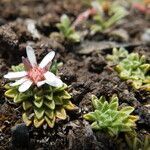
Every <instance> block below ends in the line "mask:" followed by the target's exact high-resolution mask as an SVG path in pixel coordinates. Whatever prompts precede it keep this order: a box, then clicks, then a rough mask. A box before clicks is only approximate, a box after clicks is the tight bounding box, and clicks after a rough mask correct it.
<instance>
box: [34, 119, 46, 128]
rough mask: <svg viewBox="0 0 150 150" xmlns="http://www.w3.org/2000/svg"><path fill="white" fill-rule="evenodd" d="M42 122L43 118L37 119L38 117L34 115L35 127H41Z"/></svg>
mask: <svg viewBox="0 0 150 150" xmlns="http://www.w3.org/2000/svg"><path fill="white" fill-rule="evenodd" d="M43 123H44V118H41V119H38V118H36V117H34V126H35V127H36V128H39V127H41V126H42V125H43Z"/></svg>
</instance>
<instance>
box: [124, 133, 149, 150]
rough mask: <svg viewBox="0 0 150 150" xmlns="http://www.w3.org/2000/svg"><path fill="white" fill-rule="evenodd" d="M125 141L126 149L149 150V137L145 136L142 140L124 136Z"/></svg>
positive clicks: (133, 136)
mask: <svg viewBox="0 0 150 150" xmlns="http://www.w3.org/2000/svg"><path fill="white" fill-rule="evenodd" d="M125 140H126V142H127V144H128V147H129V148H130V149H131V150H137V149H141V150H149V148H150V136H149V135H145V136H144V137H143V139H139V138H138V137H137V136H136V135H131V134H130V135H129V134H126V135H125Z"/></svg>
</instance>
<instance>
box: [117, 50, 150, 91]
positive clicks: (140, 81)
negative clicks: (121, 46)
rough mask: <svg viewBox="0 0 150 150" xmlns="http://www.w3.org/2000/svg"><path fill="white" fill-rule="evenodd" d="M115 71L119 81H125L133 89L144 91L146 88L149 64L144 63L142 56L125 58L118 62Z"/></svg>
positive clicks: (136, 55) (132, 54) (135, 54)
mask: <svg viewBox="0 0 150 150" xmlns="http://www.w3.org/2000/svg"><path fill="white" fill-rule="evenodd" d="M115 70H116V71H117V72H118V73H119V77H120V78H121V79H123V80H127V81H128V82H129V83H131V85H132V86H133V87H134V88H135V89H140V88H145V89H146V87H147V86H148V82H149V78H150V76H149V75H148V74H147V73H148V71H149V70H150V64H147V63H146V59H145V56H144V55H143V56H140V55H139V54H137V53H131V54H129V55H128V56H127V58H125V59H123V60H122V61H120V63H119V64H118V65H117V66H116V67H115Z"/></svg>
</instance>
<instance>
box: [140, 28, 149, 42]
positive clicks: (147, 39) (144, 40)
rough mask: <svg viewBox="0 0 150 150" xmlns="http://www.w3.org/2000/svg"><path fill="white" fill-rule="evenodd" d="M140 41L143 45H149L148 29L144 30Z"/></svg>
mask: <svg viewBox="0 0 150 150" xmlns="http://www.w3.org/2000/svg"><path fill="white" fill-rule="evenodd" d="M141 39H142V41H143V42H145V43H150V28H149V29H146V30H145V32H144V33H143V34H142V36H141Z"/></svg>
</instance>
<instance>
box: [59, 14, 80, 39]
mask: <svg viewBox="0 0 150 150" xmlns="http://www.w3.org/2000/svg"><path fill="white" fill-rule="evenodd" d="M57 27H58V29H59V30H60V32H61V34H62V35H63V36H64V38H65V39H67V40H69V41H71V42H80V35H79V34H78V33H77V32H76V31H75V29H74V28H73V27H72V25H71V21H70V19H69V18H68V16H67V15H65V14H64V15H62V16H61V21H60V23H58V24H57Z"/></svg>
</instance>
